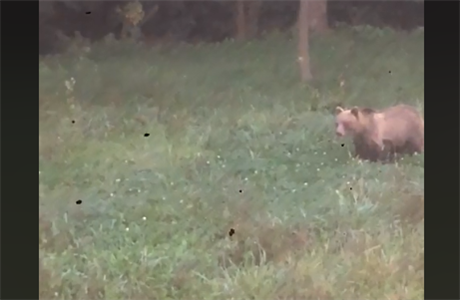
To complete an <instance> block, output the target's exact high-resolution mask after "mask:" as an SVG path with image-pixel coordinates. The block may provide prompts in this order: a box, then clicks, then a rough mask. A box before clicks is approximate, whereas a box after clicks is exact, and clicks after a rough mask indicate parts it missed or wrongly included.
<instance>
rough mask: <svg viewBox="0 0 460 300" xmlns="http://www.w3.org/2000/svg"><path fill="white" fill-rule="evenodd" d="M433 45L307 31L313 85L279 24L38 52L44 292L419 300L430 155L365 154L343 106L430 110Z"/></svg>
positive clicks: (359, 31)
mask: <svg viewBox="0 0 460 300" xmlns="http://www.w3.org/2000/svg"><path fill="white" fill-rule="evenodd" d="M423 42H424V37H423V32H412V33H401V32H400V33H396V32H391V31H389V30H377V29H371V28H355V29H346V28H344V29H338V30H336V31H335V32H333V33H331V34H328V35H327V36H323V37H313V39H312V42H311V56H312V58H311V59H312V63H313V73H314V75H315V76H316V80H315V81H314V82H313V83H311V84H309V85H303V84H300V83H299V71H298V66H297V62H296V49H297V47H296V42H295V40H293V39H292V38H290V37H289V36H288V35H284V34H278V35H271V36H267V37H266V38H264V39H261V40H259V41H252V42H248V43H237V42H232V41H228V42H224V43H221V44H215V45H194V46H192V45H182V46H179V47H174V48H173V47H170V46H164V47H160V48H155V49H147V48H145V47H142V46H136V45H133V44H128V43H115V42H111V43H108V42H105V43H101V44H96V45H92V46H91V48H90V51H89V52H88V53H86V54H84V55H77V54H76V53H74V54H63V55H60V56H53V57H47V58H41V61H40V132H39V134H40V149H39V151H40V152H39V158H40V174H39V178H40V229H39V232H40V244H39V255H40V298H43V299H162V300H167V299H184V300H186V299H187V300H189V299H205V300H210V299H216V300H222V299H321V300H323V299H334V300H335V299H337V300H339V299H390V300H397V299H404V300H408V299H423V284H424V283H423V279H424V246H423V245H424V224H423V222H424V208H423V207H424V186H423V182H424V158H423V157H424V156H423V155H419V156H416V157H406V158H404V159H403V160H401V161H399V162H398V163H397V164H386V165H381V164H372V163H367V162H361V161H357V160H354V159H352V158H351V157H350V151H352V148H351V147H350V142H349V141H346V142H345V143H344V142H343V141H340V140H337V138H336V137H335V134H334V119H333V114H332V111H333V108H334V107H335V106H336V105H337V104H342V105H345V106H351V105H366V106H372V107H377V108H379V107H384V106H387V105H391V104H395V103H400V102H403V103H408V104H413V105H417V106H418V107H419V108H420V109H421V110H422V111H423V101H424V95H423V90H424V85H423V72H424V71H423V55H424V54H423ZM71 78H73V79H71ZM342 143H344V144H345V145H344V146H342ZM77 200H81V201H82V203H81V204H79V205H78V204H76V201H77ZM230 231H231V232H232V233H233V234H232V236H231V237H230V236H229V232H230Z"/></svg>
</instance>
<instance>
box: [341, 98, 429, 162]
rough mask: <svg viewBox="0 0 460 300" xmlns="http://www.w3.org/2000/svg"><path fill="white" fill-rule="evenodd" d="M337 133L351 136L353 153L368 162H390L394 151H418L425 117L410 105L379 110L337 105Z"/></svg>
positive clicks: (422, 139) (422, 140)
mask: <svg viewBox="0 0 460 300" xmlns="http://www.w3.org/2000/svg"><path fill="white" fill-rule="evenodd" d="M335 120H336V128H335V132H336V134H337V135H338V136H340V137H344V136H351V137H353V143H354V146H355V156H356V157H358V158H361V159H367V160H370V161H385V160H387V159H388V160H390V161H392V160H393V159H394V158H395V155H396V154H410V155H412V154H414V153H416V152H417V153H421V152H423V149H424V142H425V138H424V136H425V135H424V127H425V126H424V120H423V117H422V116H421V115H420V113H419V112H418V111H417V110H416V109H415V108H414V107H412V106H409V105H404V104H399V105H396V106H392V107H389V108H386V109H383V110H380V111H377V110H373V109H370V108H359V107H353V108H351V109H344V108H342V107H339V106H338V107H337V108H336V116H335Z"/></svg>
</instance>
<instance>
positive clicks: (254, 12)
mask: <svg viewBox="0 0 460 300" xmlns="http://www.w3.org/2000/svg"><path fill="white" fill-rule="evenodd" d="M261 4H262V1H260V0H252V1H249V0H237V1H236V13H235V24H236V39H237V40H245V39H248V38H251V37H254V36H255V35H256V34H257V33H258V23H259V12H260V6H261Z"/></svg>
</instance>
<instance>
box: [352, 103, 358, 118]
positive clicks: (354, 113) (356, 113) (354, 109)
mask: <svg viewBox="0 0 460 300" xmlns="http://www.w3.org/2000/svg"><path fill="white" fill-rule="evenodd" d="M351 114H352V115H353V116H355V117H356V119H359V108H358V107H357V106H355V107H353V108H352V109H351Z"/></svg>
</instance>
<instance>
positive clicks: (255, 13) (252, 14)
mask: <svg viewBox="0 0 460 300" xmlns="http://www.w3.org/2000/svg"><path fill="white" fill-rule="evenodd" d="M246 5H247V6H248V17H247V20H248V22H249V28H248V29H249V32H248V37H249V38H252V37H254V36H256V35H257V34H258V33H259V13H260V6H261V5H262V1H260V0H252V1H248V2H247V3H246Z"/></svg>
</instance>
